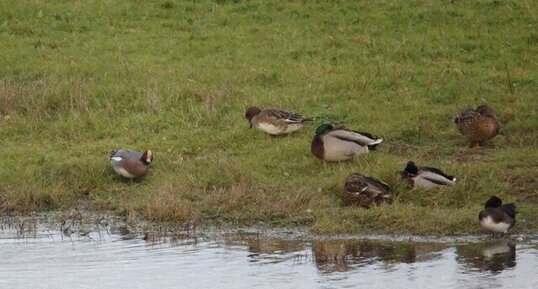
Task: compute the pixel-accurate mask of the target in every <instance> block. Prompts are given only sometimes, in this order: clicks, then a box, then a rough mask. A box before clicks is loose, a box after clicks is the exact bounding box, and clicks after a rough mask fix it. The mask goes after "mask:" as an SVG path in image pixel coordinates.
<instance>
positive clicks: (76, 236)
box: [0, 218, 538, 289]
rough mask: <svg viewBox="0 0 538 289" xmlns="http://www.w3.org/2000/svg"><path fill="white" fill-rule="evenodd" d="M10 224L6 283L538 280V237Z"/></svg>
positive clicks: (523, 283)
mask: <svg viewBox="0 0 538 289" xmlns="http://www.w3.org/2000/svg"><path fill="white" fill-rule="evenodd" d="M21 224H22V225H21ZM0 229H1V230H0V246H1V247H0V248H1V250H0V260H2V262H1V263H0V288H362V287H364V288H385V289H388V288H439V287H441V286H443V287H445V288H518V289H520V288H538V279H537V277H536V276H538V274H537V273H538V248H537V247H538V246H537V244H538V238H536V236H529V237H528V238H526V239H525V240H524V241H519V242H516V241H514V240H511V239H491V238H487V237H484V238H482V239H479V238H471V239H472V241H471V242H465V241H461V240H459V241H454V242H448V243H446V242H425V241H424V240H422V239H421V238H414V240H413V241H406V240H402V239H401V238H400V239H388V238H375V239H364V238H363V239H353V238H349V236H347V238H345V239H323V238H314V237H311V236H307V235H303V236H299V238H297V236H294V237H292V238H290V237H289V236H287V235H285V234H274V233H271V234H266V233H264V232H254V233H242V232H236V233H231V232H230V231H227V232H225V233H222V234H220V233H219V234H201V233H198V234H196V238H194V237H193V234H192V233H191V232H185V231H181V230H176V231H173V230H172V231H171V230H169V229H166V230H163V231H159V230H155V231H151V232H146V233H144V232H140V231H137V230H136V229H134V228H131V227H129V226H127V225H124V224H113V223H112V222H109V221H103V222H93V223H89V224H87V223H86V224H85V223H79V224H74V223H73V224H69V223H61V222H60V223H54V224H53V225H51V223H43V221H42V220H39V219H35V218H28V219H24V220H22V221H20V220H19V222H15V223H5V222H4V224H3V225H2V227H1V228H0ZM165 233H166V234H165ZM163 235H166V237H163ZM412 239H413V238H412Z"/></svg>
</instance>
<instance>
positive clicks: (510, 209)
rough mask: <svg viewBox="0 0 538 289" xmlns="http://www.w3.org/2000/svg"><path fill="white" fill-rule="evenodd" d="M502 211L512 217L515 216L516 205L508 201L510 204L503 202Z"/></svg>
mask: <svg viewBox="0 0 538 289" xmlns="http://www.w3.org/2000/svg"><path fill="white" fill-rule="evenodd" d="M502 208H503V211H504V212H505V213H506V214H508V216H510V217H512V218H514V219H515V218H516V213H517V212H516V205H514V204H512V203H510V204H504V205H502Z"/></svg>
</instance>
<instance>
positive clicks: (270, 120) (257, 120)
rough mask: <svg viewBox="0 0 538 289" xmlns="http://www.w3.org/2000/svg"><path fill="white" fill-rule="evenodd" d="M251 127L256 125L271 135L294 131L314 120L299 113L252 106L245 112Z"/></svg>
mask: <svg viewBox="0 0 538 289" xmlns="http://www.w3.org/2000/svg"><path fill="white" fill-rule="evenodd" d="M245 118H246V119H247V120H248V123H249V127H250V128H252V127H256V128H258V129H260V130H261V131H263V132H265V133H268V134H270V135H282V134H288V133H291V132H294V131H296V130H298V129H300V128H302V127H303V126H304V125H305V124H307V123H309V122H311V121H313V119H311V118H306V117H304V116H302V115H300V114H298V113H295V112H289V111H285V110H280V109H264V110H262V109H260V108H259V107H256V106H252V107H249V108H248V109H247V111H246V112H245Z"/></svg>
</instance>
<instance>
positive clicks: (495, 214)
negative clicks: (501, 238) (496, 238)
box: [478, 196, 516, 234]
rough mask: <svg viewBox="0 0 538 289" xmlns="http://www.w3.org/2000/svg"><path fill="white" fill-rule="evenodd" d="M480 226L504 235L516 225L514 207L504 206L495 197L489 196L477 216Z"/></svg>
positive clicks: (512, 205)
mask: <svg viewBox="0 0 538 289" xmlns="http://www.w3.org/2000/svg"><path fill="white" fill-rule="evenodd" d="M478 221H480V225H481V226H482V227H484V228H486V229H488V230H489V231H491V232H493V234H495V233H501V234H506V233H507V232H508V230H509V229H510V228H512V227H513V226H514V225H515V224H516V206H515V205H514V204H512V203H510V204H504V205H503V203H502V200H501V199H500V198H499V197H497V196H491V197H490V198H489V199H488V200H487V201H486V203H485V204H484V210H482V211H480V213H479V214H478Z"/></svg>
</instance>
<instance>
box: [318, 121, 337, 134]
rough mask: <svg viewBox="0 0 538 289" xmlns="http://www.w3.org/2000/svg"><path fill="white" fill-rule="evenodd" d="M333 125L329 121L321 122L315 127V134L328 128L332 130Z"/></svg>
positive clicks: (322, 132) (321, 132)
mask: <svg viewBox="0 0 538 289" xmlns="http://www.w3.org/2000/svg"><path fill="white" fill-rule="evenodd" d="M333 128H334V127H333V126H332V125H331V124H330V123H323V124H321V125H320V126H318V128H316V135H322V134H324V133H326V132H328V131H330V130H332V129H333Z"/></svg>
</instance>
